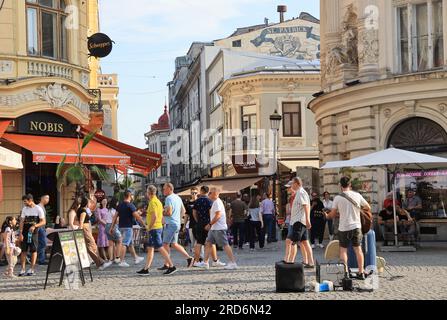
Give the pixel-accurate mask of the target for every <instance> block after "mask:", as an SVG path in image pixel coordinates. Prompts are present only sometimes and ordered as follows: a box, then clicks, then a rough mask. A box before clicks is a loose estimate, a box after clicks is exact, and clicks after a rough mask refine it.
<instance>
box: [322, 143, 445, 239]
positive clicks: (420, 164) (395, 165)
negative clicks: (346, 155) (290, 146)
mask: <svg viewBox="0 0 447 320" xmlns="http://www.w3.org/2000/svg"><path fill="white" fill-rule="evenodd" d="M442 165H445V166H447V158H441V157H435V156H430V155H426V154H422V153H417V152H411V151H405V150H401V149H396V148H390V149H386V150H382V151H379V152H374V153H371V154H368V155H365V156H361V157H358V158H354V159H351V160H346V161H333V162H328V163H326V164H325V165H324V166H323V167H321V169H336V168H350V167H381V168H383V169H386V170H388V171H391V172H392V173H393V179H392V180H393V211H394V241H395V246H396V247H397V246H398V240H397V221H396V172H397V171H398V170H400V169H402V168H404V167H405V168H410V169H411V168H417V169H423V170H424V169H433V168H435V169H438V168H439V166H442Z"/></svg>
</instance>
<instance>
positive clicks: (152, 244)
mask: <svg viewBox="0 0 447 320" xmlns="http://www.w3.org/2000/svg"><path fill="white" fill-rule="evenodd" d="M162 234H163V229H155V230H151V231H149V239H148V240H147V242H146V243H145V247H146V248H147V247H149V248H154V249H160V248H161V247H162V246H163V241H162V239H161V238H162Z"/></svg>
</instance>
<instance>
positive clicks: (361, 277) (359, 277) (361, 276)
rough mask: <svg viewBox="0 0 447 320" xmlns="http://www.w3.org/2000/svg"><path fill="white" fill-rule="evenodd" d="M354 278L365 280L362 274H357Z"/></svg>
mask: <svg viewBox="0 0 447 320" xmlns="http://www.w3.org/2000/svg"><path fill="white" fill-rule="evenodd" d="M355 278H356V279H357V280H365V279H366V275H365V274H364V273H359V274H357V276H356V277H355Z"/></svg>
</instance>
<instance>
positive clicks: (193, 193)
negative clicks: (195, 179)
mask: <svg viewBox="0 0 447 320" xmlns="http://www.w3.org/2000/svg"><path fill="white" fill-rule="evenodd" d="M191 194H192V195H193V196H195V195H198V194H199V193H198V192H191Z"/></svg>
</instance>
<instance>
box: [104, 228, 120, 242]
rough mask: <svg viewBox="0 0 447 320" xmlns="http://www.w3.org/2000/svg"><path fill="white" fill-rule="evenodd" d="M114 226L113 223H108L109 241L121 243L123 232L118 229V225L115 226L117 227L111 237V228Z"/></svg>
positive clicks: (107, 233)
mask: <svg viewBox="0 0 447 320" xmlns="http://www.w3.org/2000/svg"><path fill="white" fill-rule="evenodd" d="M111 226H112V224H111V223H107V224H106V235H107V240H109V241H115V242H116V241H119V240H120V239H121V232H120V230H119V228H118V226H117V225H115V227H114V228H113V232H112V235H110V233H109V232H110V227H111Z"/></svg>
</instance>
